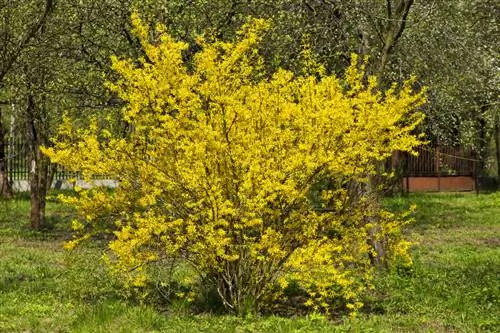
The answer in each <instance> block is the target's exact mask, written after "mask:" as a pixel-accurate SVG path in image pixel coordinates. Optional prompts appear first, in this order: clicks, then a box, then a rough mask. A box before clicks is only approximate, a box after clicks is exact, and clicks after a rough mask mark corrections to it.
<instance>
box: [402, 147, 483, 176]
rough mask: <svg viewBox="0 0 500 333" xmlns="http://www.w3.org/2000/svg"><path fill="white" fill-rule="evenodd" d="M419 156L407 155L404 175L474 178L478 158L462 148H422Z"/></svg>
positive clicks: (418, 150)
mask: <svg viewBox="0 0 500 333" xmlns="http://www.w3.org/2000/svg"><path fill="white" fill-rule="evenodd" d="M417 152H418V155H417V156H413V155H410V154H406V156H405V160H404V164H405V165H404V174H405V176H410V177H432V176H436V177H437V176H474V175H475V173H476V162H477V161H478V160H477V159H476V156H475V154H474V152H472V151H470V150H465V149H464V148H462V147H440V146H438V147H420V148H418V149H417Z"/></svg>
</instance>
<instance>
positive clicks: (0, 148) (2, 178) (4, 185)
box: [0, 107, 12, 198]
mask: <svg viewBox="0 0 500 333" xmlns="http://www.w3.org/2000/svg"><path fill="white" fill-rule="evenodd" d="M3 128H4V127H3V122H2V109H1V107H0V197H2V198H11V197H12V186H11V184H10V182H9V175H8V170H7V158H8V156H7V154H6V150H7V149H6V148H7V142H6V139H5V132H4V130H3Z"/></svg>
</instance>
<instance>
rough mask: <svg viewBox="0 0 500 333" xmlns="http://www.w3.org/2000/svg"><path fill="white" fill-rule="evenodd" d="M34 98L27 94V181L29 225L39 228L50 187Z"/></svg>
mask: <svg viewBox="0 0 500 333" xmlns="http://www.w3.org/2000/svg"><path fill="white" fill-rule="evenodd" d="M36 112H37V110H36V105H35V98H34V96H33V95H32V94H29V95H28V106H27V121H28V124H27V129H28V135H27V137H28V140H29V142H28V145H29V162H30V163H29V165H30V172H29V183H30V203H31V217H30V220H31V227H32V228H33V229H41V228H43V227H44V225H45V203H46V195H47V191H48V189H49V187H50V182H49V167H50V163H49V161H48V159H47V157H45V156H44V155H43V154H42V152H41V150H40V146H41V145H44V144H46V142H45V141H46V140H44V137H43V134H42V133H41V131H40V130H39V129H38V128H37V121H36V119H37V118H36Z"/></svg>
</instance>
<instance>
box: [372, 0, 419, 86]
mask: <svg viewBox="0 0 500 333" xmlns="http://www.w3.org/2000/svg"><path fill="white" fill-rule="evenodd" d="M392 2H393V1H392V0H387V1H386V3H387V13H386V15H387V25H386V26H385V29H384V30H385V31H384V33H383V38H384V40H383V46H382V50H381V54H380V60H379V65H378V69H377V72H376V74H377V78H378V82H379V85H380V83H382V82H383V77H384V72H385V68H386V66H387V63H388V61H389V56H390V54H391V53H392V50H393V49H394V46H395V45H396V43H397V42H398V40H399V38H400V37H401V35H402V34H403V31H404V30H405V28H406V20H407V18H408V14H409V13H410V8H411V6H412V5H413V2H414V0H398V1H396V3H394V4H393V3H392Z"/></svg>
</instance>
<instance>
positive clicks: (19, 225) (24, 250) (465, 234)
mask: <svg viewBox="0 0 500 333" xmlns="http://www.w3.org/2000/svg"><path fill="white" fill-rule="evenodd" d="M412 202H414V203H416V204H417V205H418V209H417V211H416V212H415V214H414V217H415V222H414V223H413V224H412V225H411V226H409V227H408V229H407V230H406V232H407V233H408V235H409V237H410V238H411V239H412V240H413V241H415V242H417V243H418V244H417V245H415V246H414V248H413V257H414V262H415V265H414V267H413V270H412V271H403V272H397V271H393V272H386V273H382V274H380V275H379V276H378V277H377V279H376V284H377V287H378V288H377V290H376V291H375V292H373V294H371V295H368V296H367V306H366V309H365V310H364V311H363V312H362V313H360V314H359V316H358V317H357V318H356V319H347V318H345V319H343V320H338V321H335V322H333V321H327V320H325V319H324V318H322V317H321V316H309V317H299V318H280V317H276V316H270V317H264V316H262V317H253V318H251V317H248V318H237V317H233V316H218V315H209V314H205V315H191V314H189V311H186V309H185V308H183V307H182V306H179V307H175V306H170V307H161V308H160V307H154V306H152V305H148V304H146V303H141V302H140V301H138V300H134V299H128V300H126V299H125V298H124V297H123V295H122V294H121V292H120V290H119V288H118V287H117V282H116V281H114V280H113V279H112V278H110V277H109V276H108V274H107V272H106V270H105V268H103V267H102V265H101V264H100V261H99V258H100V250H99V248H98V247H97V246H96V247H81V248H79V249H78V250H75V251H73V252H72V253H67V252H65V251H64V250H63V249H62V244H63V242H64V241H65V240H67V239H69V238H70V237H71V235H70V233H69V224H70V222H69V221H70V215H71V210H70V209H68V208H67V207H65V206H62V205H59V204H56V203H54V202H49V204H48V210H47V216H48V222H49V226H48V228H47V229H46V230H44V231H42V232H35V231H32V230H30V228H29V221H28V217H29V203H28V201H27V199H26V198H22V197H19V198H18V199H17V200H13V201H9V202H2V201H0V332H220V333H222V332H273V333H278V332H335V331H338V332H482V331H484V332H487V331H490V332H499V331H500V320H499V315H498V314H499V313H500V193H498V194H487V195H486V194H484V195H483V194H482V195H479V196H476V195H473V194H432V195H430V194H428V195H412V196H410V197H409V198H405V197H401V198H391V199H388V200H387V201H386V204H387V206H388V207H390V209H391V210H395V211H397V210H404V209H406V208H407V207H409V205H410V204H411V203H412Z"/></svg>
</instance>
